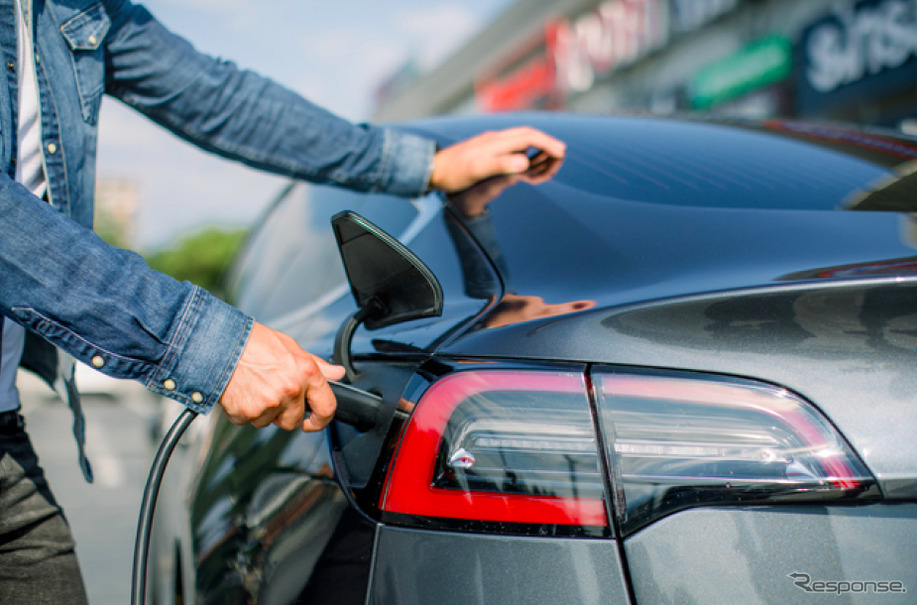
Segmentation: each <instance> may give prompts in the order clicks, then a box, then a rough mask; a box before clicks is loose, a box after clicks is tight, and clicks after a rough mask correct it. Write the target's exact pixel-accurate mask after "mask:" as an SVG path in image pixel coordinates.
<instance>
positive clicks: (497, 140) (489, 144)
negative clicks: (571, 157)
mask: <svg viewBox="0 0 917 605" xmlns="http://www.w3.org/2000/svg"><path fill="white" fill-rule="evenodd" d="M533 149H534V150H537V154H536V155H535V156H534V157H532V158H530V157H529V155H527V154H528V153H529V152H530V151H531V150H533ZM566 150H567V148H566V145H565V144H564V143H563V142H562V141H559V140H557V139H555V138H554V137H551V136H549V135H547V134H545V133H543V132H541V131H540V130H535V129H534V128H528V127H520V128H510V129H508V130H501V131H498V132H485V133H484V134H480V135H478V136H475V137H471V138H470V139H466V140H464V141H461V142H459V143H456V144H455V145H451V146H449V147H446V148H445V149H441V150H440V151H438V152H437V153H436V156H435V157H434V158H433V173H432V174H431V176H430V187H431V188H432V189H439V190H440V191H445V192H446V193H451V192H455V191H461V190H463V189H466V188H468V187H471V186H472V185H474V184H475V183H477V182H480V181H482V180H484V179H486V178H490V177H493V176H500V175H509V174H521V173H524V172H526V171H528V170H530V169H535V168H536V167H537V170H538V172H539V173H541V174H545V175H548V176H552V175H553V174H554V173H555V172H556V171H557V169H558V168H559V167H560V164H561V162H562V161H563V159H564V154H565V153H566Z"/></svg>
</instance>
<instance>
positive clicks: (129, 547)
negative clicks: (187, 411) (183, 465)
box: [19, 374, 177, 605]
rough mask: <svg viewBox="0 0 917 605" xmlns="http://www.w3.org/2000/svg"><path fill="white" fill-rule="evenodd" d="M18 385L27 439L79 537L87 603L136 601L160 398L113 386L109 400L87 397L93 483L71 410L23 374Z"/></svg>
mask: <svg viewBox="0 0 917 605" xmlns="http://www.w3.org/2000/svg"><path fill="white" fill-rule="evenodd" d="M19 384H20V388H21V390H22V398H23V413H24V415H25V417H26V424H27V426H28V431H29V435H30V436H31V438H32V442H33V444H34V446H35V449H36V451H37V452H38V456H39V460H40V461H41V463H42V466H43V467H44V469H45V472H46V474H47V476H48V480H49V482H50V484H51V489H52V491H53V492H54V494H55V496H56V497H57V499H58V502H60V503H61V505H62V506H63V508H64V511H65V513H66V515H67V519H68V520H69V521H70V526H71V528H72V530H73V534H74V536H75V538H76V543H77V547H76V550H77V556H78V557H79V559H80V563H81V566H82V570H83V578H84V580H85V582H86V590H87V592H88V594H89V602H90V604H91V605H124V604H125V603H128V602H129V601H130V586H131V569H132V561H133V549H134V535H135V532H136V529H137V515H138V512H139V507H140V497H141V495H142V492H143V485H144V483H145V482H146V477H147V473H148V472H149V465H150V462H151V460H152V456H153V451H154V448H155V447H156V446H157V445H158V444H153V441H152V439H151V435H150V427H151V423H152V422H154V421H155V419H156V417H157V400H156V399H155V398H154V397H153V396H152V395H151V394H149V393H147V392H146V391H145V390H144V389H143V388H142V387H140V385H135V384H133V383H119V384H117V385H113V388H112V389H111V391H112V392H113V393H114V394H111V395H106V394H101V393H102V391H104V390H105V387H104V385H103V386H102V387H101V388H99V389H95V388H94V389H93V391H94V393H87V394H84V395H83V397H82V401H83V405H84V408H85V415H86V420H87V426H86V433H87V435H86V436H87V453H88V456H89V459H90V462H91V463H92V466H93V471H94V474H95V481H94V483H93V484H91V485H90V484H87V483H86V482H85V480H84V479H83V476H82V473H81V472H80V469H79V466H78V464H77V453H76V443H75V441H74V439H73V433H72V426H73V420H72V415H71V413H70V410H69V408H68V407H67V405H66V404H65V403H62V402H61V401H60V400H59V399H57V398H55V397H53V395H51V391H50V390H48V389H47V388H46V387H44V386H43V385H39V384H38V383H37V381H36V380H35V379H33V378H31V377H30V376H27V375H25V374H20V381H19ZM94 386H95V385H94ZM176 405H177V404H176Z"/></svg>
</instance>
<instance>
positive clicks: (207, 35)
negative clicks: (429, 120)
mask: <svg viewBox="0 0 917 605" xmlns="http://www.w3.org/2000/svg"><path fill="white" fill-rule="evenodd" d="M511 3H512V0H388V1H378V0H376V1H373V0H339V1H337V2H327V1H325V0H147V1H146V2H144V5H145V6H146V7H147V8H148V9H149V10H150V12H152V13H153V15H154V16H156V17H157V18H158V19H159V20H160V21H161V22H162V23H163V24H164V25H165V26H166V27H168V28H170V29H171V30H173V31H175V32H176V33H178V34H181V35H182V36H184V37H186V38H187V39H188V40H190V41H191V42H192V43H193V44H194V46H195V47H196V48H197V49H198V50H200V51H202V52H205V53H207V54H210V55H214V56H218V57H220V58H222V59H229V60H232V61H233V62H235V63H237V64H238V65H239V66H240V67H243V68H247V69H253V70H255V71H257V72H259V73H261V74H263V75H265V76H268V77H270V78H273V79H274V80H277V81H278V82H280V83H282V84H284V85H286V86H288V87H290V88H292V89H293V90H296V91H297V92H299V93H301V94H303V95H304V96H306V97H307V98H309V99H310V100H312V101H314V102H316V103H318V104H320V105H323V106H324V107H326V108H328V109H330V110H332V111H334V112H335V113H337V114H339V115H342V116H344V117H346V118H348V119H350V120H354V121H365V120H367V119H369V117H370V115H371V111H372V102H371V99H372V92H373V90H374V89H375V87H376V86H377V85H378V83H379V82H380V81H381V80H382V79H383V78H385V77H386V76H387V75H389V74H390V73H392V71H393V70H395V69H396V68H397V67H398V66H400V65H402V64H403V63H404V61H406V60H407V59H408V58H409V57H414V58H415V60H417V61H418V62H419V64H420V65H421V67H424V68H432V67H434V66H435V65H436V64H438V62H440V61H442V60H443V59H444V58H446V57H447V56H448V55H449V53H450V52H451V51H453V50H455V49H456V48H458V47H460V46H461V44H462V43H463V42H464V41H466V40H468V39H469V38H470V37H471V36H472V35H473V34H474V33H475V32H477V31H479V29H480V28H481V27H483V26H484V25H485V24H486V23H487V22H489V21H490V20H492V19H493V18H494V17H495V16H497V15H498V14H499V13H500V12H501V11H503V10H504V9H505V8H506V7H507V6H509V5H510V4H511ZM97 170H98V177H99V178H103V179H105V178H107V179H129V180H131V181H133V182H134V183H136V186H137V189H138V195H139V198H140V209H139V214H138V216H137V225H136V232H137V233H136V235H137V238H136V239H137V241H136V242H135V245H136V247H138V248H139V249H141V250H143V251H152V250H155V249H157V248H161V247H163V246H166V245H167V244H169V243H170V242H171V241H173V240H174V239H175V238H176V237H178V236H179V235H181V234H185V233H188V232H193V231H195V230H198V229H201V228H204V227H205V226H209V225H219V226H227V227H238V226H247V225H249V224H251V222H252V221H254V220H255V219H256V218H257V216H258V215H259V213H260V212H261V211H262V210H263V209H264V207H265V206H266V204H267V203H268V202H269V201H270V200H271V198H272V197H273V196H274V195H275V194H276V192H278V191H279V190H280V189H281V188H282V187H283V186H284V184H285V183H286V180H285V179H282V178H280V177H275V176H271V175H265V174H263V173H259V172H257V171H255V170H252V169H250V168H247V167H244V166H241V165H239V164H235V163H232V162H227V161H225V160H222V159H219V158H214V157H213V156H210V155H208V154H206V153H204V152H202V151H199V150H197V149H196V148H194V147H192V146H190V145H189V144H187V143H184V142H182V141H180V140H179V139H177V138H176V137H174V136H173V135H172V134H171V133H168V132H166V131H164V130H163V129H161V128H160V127H158V126H155V125H153V124H152V123H150V122H148V121H147V120H146V119H145V118H143V117H142V116H140V115H139V114H137V113H136V112H134V111H133V110H131V109H129V108H127V107H125V106H124V105H123V104H121V103H120V102H119V101H117V100H115V99H111V98H106V99H105V100H104V101H103V103H102V114H101V119H100V126H99V155H98V166H97Z"/></svg>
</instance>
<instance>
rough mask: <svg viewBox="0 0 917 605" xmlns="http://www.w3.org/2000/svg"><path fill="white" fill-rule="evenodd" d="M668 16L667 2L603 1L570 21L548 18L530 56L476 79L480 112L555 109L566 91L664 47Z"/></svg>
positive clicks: (587, 85) (582, 87) (578, 89)
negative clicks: (504, 68)
mask: <svg viewBox="0 0 917 605" xmlns="http://www.w3.org/2000/svg"><path fill="white" fill-rule="evenodd" d="M668 15H669V13H668V3H667V2H666V1H665V0H606V1H605V2H602V3H601V4H599V6H598V7H597V8H596V10H595V11H593V12H591V13H587V14H585V15H582V16H580V17H578V18H577V19H575V20H574V21H572V22H570V21H567V20H560V21H551V22H549V23H548V24H547V25H546V26H545V30H544V40H543V41H542V42H541V45H540V47H539V48H538V49H537V52H536V53H535V54H534V55H533V56H531V57H530V58H527V59H526V60H525V61H522V62H518V61H516V62H509V64H510V65H512V67H511V68H510V69H508V70H507V71H505V72H503V73H499V71H498V74H499V75H496V76H491V77H489V78H483V79H482V80H481V81H479V82H478V84H477V86H476V91H475V92H476V97H477V101H478V104H479V106H480V108H481V109H482V110H484V111H506V110H513V109H529V108H551V109H554V108H559V107H561V106H562V105H563V101H564V100H565V99H566V97H567V95H569V93H571V92H582V91H585V90H588V89H589V88H591V87H592V85H593V83H594V82H595V79H596V78H597V77H600V76H604V75H606V74H608V73H611V72H612V71H613V70H615V69H617V68H619V67H623V66H625V65H628V64H630V63H633V62H634V61H636V60H637V59H639V58H641V57H643V56H645V55H646V54H648V53H650V52H652V51H653V50H655V49H657V48H660V47H662V46H664V45H665V44H666V43H667V42H668V35H669V21H668ZM505 64H506V63H505Z"/></svg>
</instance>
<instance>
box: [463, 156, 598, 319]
mask: <svg viewBox="0 0 917 605" xmlns="http://www.w3.org/2000/svg"><path fill="white" fill-rule="evenodd" d="M542 156H543V154H540V155H538V156H535V157H534V158H533V159H532V167H531V168H530V169H529V170H528V171H526V172H524V173H520V174H513V175H506V176H499V177H494V178H491V179H488V180H486V181H483V182H481V183H478V184H477V185H474V186H473V187H470V188H468V189H465V190H464V191H461V192H459V193H456V194H452V195H450V196H449V207H450V208H451V209H452V210H454V213H453V214H454V215H457V216H458V217H459V219H460V222H461V226H459V224H458V221H456V220H449V217H448V216H447V220H446V225H447V227H448V229H449V234H450V235H451V236H452V241H453V243H454V245H455V248H456V251H457V252H458V256H459V260H460V262H461V265H462V277H463V279H464V282H465V293H466V294H467V295H468V296H471V297H473V298H485V299H491V300H493V301H496V304H495V305H494V306H493V308H491V309H490V310H489V311H488V312H487V313H486V314H485V315H484V317H483V318H482V319H481V321H480V322H479V324H478V325H480V326H481V327H485V328H497V327H501V326H506V325H510V324H514V323H520V322H523V321H529V320H532V319H541V318H544V317H553V316H556V315H565V314H567V313H575V312H577V311H585V310H586V309H591V308H592V307H594V306H595V301H594V300H574V301H569V302H563V303H546V302H545V301H544V299H543V298H542V297H540V296H534V295H523V294H518V293H513V292H512V288H511V287H510V284H509V268H508V267H507V265H506V260H505V258H504V257H503V252H502V250H501V249H500V246H499V244H498V242H497V234H496V231H495V230H494V225H493V221H492V220H491V216H490V212H489V211H488V205H489V204H490V202H491V201H492V200H494V199H495V198H496V197H498V196H499V195H500V194H501V193H503V191H504V190H505V189H506V188H507V187H510V186H512V185H515V184H517V183H519V182H524V183H528V184H530V185H539V184H541V183H544V182H545V181H547V180H549V179H551V178H552V177H553V176H554V175H555V174H556V173H557V171H558V170H559V169H560V165H561V162H560V161H554V160H553V159H551V158H548V157H542ZM463 227H464V229H466V230H467V231H468V232H469V233H470V234H471V235H472V237H474V240H475V242H476V243H475V242H472V241H470V240H469V238H468V236H467V235H465V234H464V233H462V228H463ZM477 246H480V247H481V248H483V249H484V251H486V252H487V255H488V256H489V257H490V261H491V262H493V264H494V266H495V267H496V269H497V272H498V273H499V276H497V275H494V272H493V271H492V269H491V266H490V264H489V263H488V261H487V260H486V259H484V258H483V257H482V256H481V254H480V253H479V252H478V250H477V249H476V247H477ZM500 280H502V281H503V287H502V288H501V285H500ZM501 290H502V291H505V292H506V293H505V294H503V297H502V298H501V299H500V300H499V301H497V297H498V296H500V293H501Z"/></svg>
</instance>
